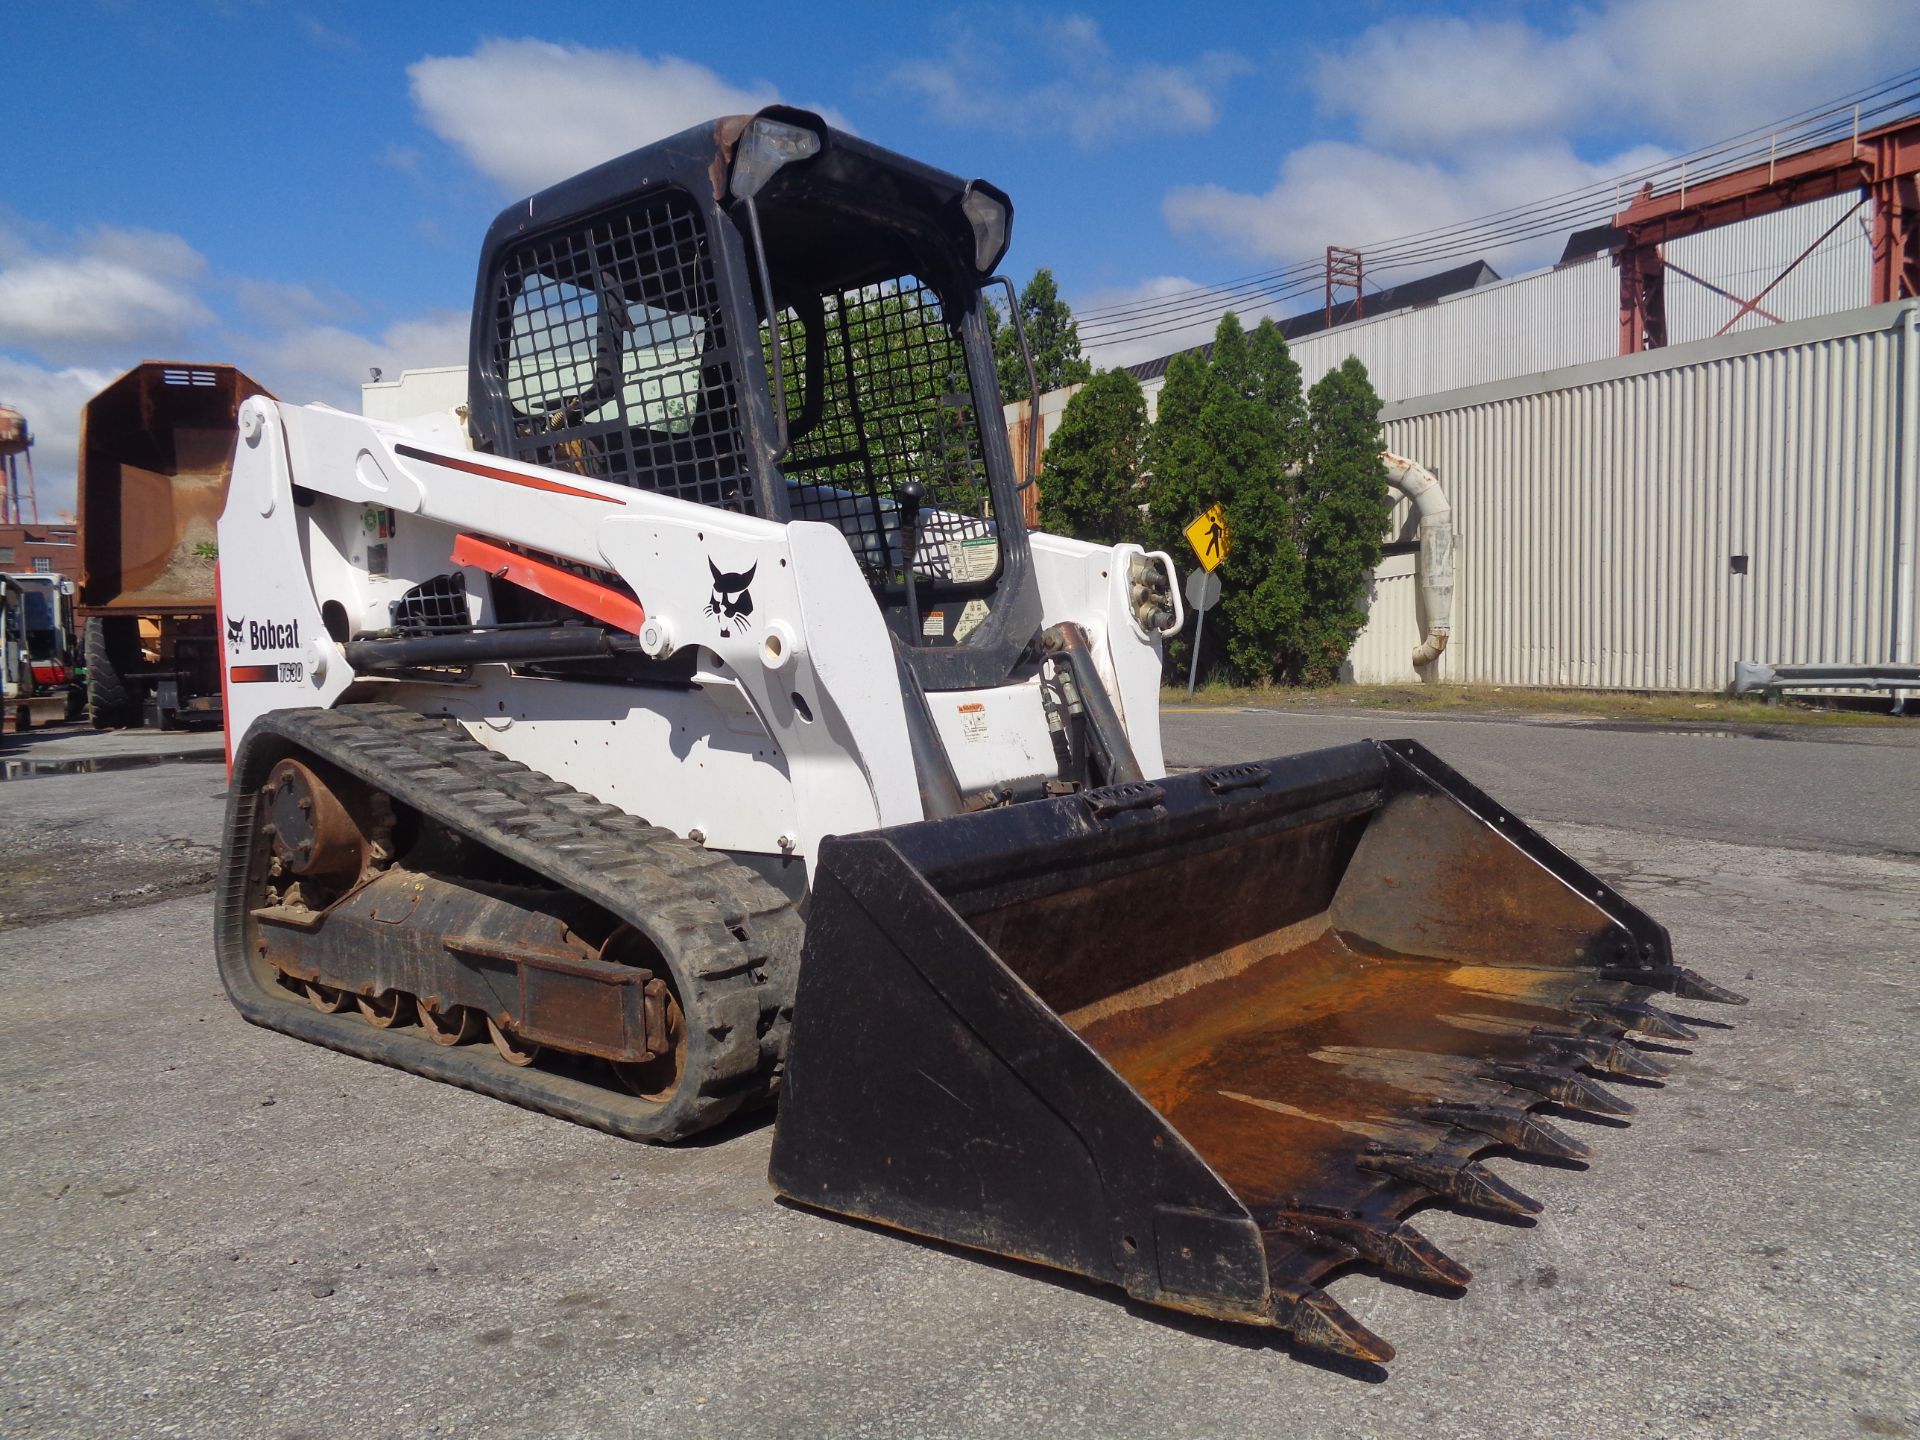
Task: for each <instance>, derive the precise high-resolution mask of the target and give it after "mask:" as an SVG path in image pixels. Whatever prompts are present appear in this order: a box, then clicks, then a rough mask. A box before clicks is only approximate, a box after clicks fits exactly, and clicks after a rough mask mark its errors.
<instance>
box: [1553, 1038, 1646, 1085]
mask: <svg viewBox="0 0 1920 1440" xmlns="http://www.w3.org/2000/svg"><path fill="white" fill-rule="evenodd" d="M1533 1033H1534V1036H1535V1038H1537V1039H1539V1040H1542V1041H1544V1042H1546V1044H1548V1045H1549V1046H1551V1047H1552V1048H1553V1049H1555V1050H1558V1051H1559V1052H1560V1053H1561V1054H1562V1055H1564V1056H1565V1057H1566V1058H1567V1059H1569V1060H1575V1061H1578V1062H1579V1063H1580V1064H1582V1065H1585V1066H1587V1067H1588V1068H1590V1069H1594V1070H1604V1071H1606V1072H1607V1073H1608V1074H1609V1075H1631V1076H1633V1077H1634V1078H1635V1079H1636V1080H1664V1079H1666V1078H1667V1076H1669V1075H1671V1074H1672V1073H1673V1071H1672V1070H1670V1069H1668V1068H1667V1067H1666V1066H1665V1065H1662V1064H1661V1063H1660V1062H1659V1061H1658V1060H1655V1059H1654V1058H1653V1057H1652V1056H1651V1055H1649V1054H1647V1053H1646V1052H1645V1051H1644V1050H1642V1049H1640V1048H1639V1047H1638V1046H1637V1045H1635V1044H1634V1043H1633V1042H1632V1041H1630V1040H1615V1039H1613V1038H1612V1037H1611V1036H1606V1035H1567V1034H1563V1033H1561V1032H1559V1031H1554V1030H1535V1031H1534V1032H1533Z"/></svg>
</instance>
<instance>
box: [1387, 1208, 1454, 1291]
mask: <svg viewBox="0 0 1920 1440" xmlns="http://www.w3.org/2000/svg"><path fill="white" fill-rule="evenodd" d="M1374 1237H1375V1240H1376V1241H1377V1242H1378V1251H1379V1253H1378V1254H1373V1253H1369V1251H1368V1247H1367V1246H1365V1245H1362V1246H1361V1247H1360V1250H1361V1253H1362V1254H1363V1255H1366V1257H1367V1258H1368V1259H1369V1260H1371V1261H1373V1263H1374V1264H1376V1265H1378V1266H1379V1267H1380V1268H1381V1269H1382V1270H1385V1271H1386V1272H1387V1273H1388V1274H1390V1275H1398V1276H1400V1277H1401V1278H1402V1279H1405V1280H1424V1281H1427V1282H1428V1283H1430V1284H1435V1285H1452V1286H1454V1287H1456V1288H1458V1289H1465V1288H1466V1285H1467V1282H1468V1281H1470V1280H1472V1279H1473V1272H1472V1271H1471V1270H1469V1269H1468V1268H1467V1267H1466V1266H1464V1265H1462V1264H1461V1263H1460V1262H1459V1261H1458V1260H1456V1259H1454V1258H1453V1257H1452V1256H1451V1255H1449V1254H1447V1252H1446V1251H1444V1250H1442V1249H1441V1248H1440V1247H1439V1246H1438V1245H1436V1244H1434V1243H1433V1242H1432V1241H1431V1240H1429V1239H1427V1237H1426V1236H1424V1235H1422V1234H1421V1233H1420V1232H1419V1231H1418V1230H1416V1229H1414V1228H1413V1226H1411V1225H1406V1224H1400V1225H1396V1226H1394V1227H1393V1229H1391V1230H1384V1231H1375V1232H1374Z"/></svg>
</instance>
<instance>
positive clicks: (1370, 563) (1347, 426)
mask: <svg viewBox="0 0 1920 1440" xmlns="http://www.w3.org/2000/svg"><path fill="white" fill-rule="evenodd" d="M1306 432H1307V457H1306V462H1305V464H1303V465H1301V466H1300V467H1298V469H1297V470H1296V471H1295V472H1294V473H1293V474H1292V475H1290V476H1289V477H1288V479H1289V483H1288V490H1289V492H1290V493H1289V497H1288V498H1289V501H1290V504H1291V507H1292V511H1293V515H1294V520H1295V526H1296V531H1295V533H1296V544H1297V546H1298V549H1299V552H1300V557H1301V562H1302V566H1303V571H1302V579H1303V584H1304V592H1305V602H1306V604H1305V610H1304V614H1303V616H1302V623H1301V626H1300V629H1299V631H1298V633H1297V635H1296V637H1295V640H1294V642H1293V643H1292V645H1290V646H1289V647H1288V649H1287V651H1286V653H1285V656H1284V659H1283V663H1282V667H1281V668H1282V670H1283V671H1284V672H1286V673H1288V674H1289V677H1290V678H1294V679H1298V680H1299V681H1301V682H1303V683H1305V684H1308V685H1324V684H1329V683H1331V682H1332V681H1334V680H1336V679H1338V678H1339V674H1340V667H1341V666H1342V665H1343V664H1344V663H1345V661H1346V658H1347V652H1348V651H1349V650H1351V649H1352V648H1353V641H1354V637H1355V636H1356V635H1358V634H1359V633H1360V628H1361V626H1363V625H1364V624H1366V618H1367V617H1366V612H1365V611H1363V610H1362V609H1361V608H1360V599H1361V596H1362V595H1363V594H1364V593H1365V590H1366V585H1367V577H1368V576H1369V575H1370V574H1371V573H1372V572H1373V569H1374V567H1375V566H1377V565H1378V564H1379V563H1380V553H1381V546H1382V543H1383V539H1384V536H1385V534H1386V528H1387V520H1388V518H1389V516H1390V515H1391V513H1392V510H1393V503H1392V500H1391V498H1390V497H1389V495H1388V493H1387V483H1386V475H1385V472H1384V470H1383V468H1382V466H1381V463H1380V397H1379V396H1378V395H1377V394H1376V393H1375V392H1374V388H1373V385H1372V384H1371V382H1369V381H1368V379H1367V368H1366V366H1364V365H1362V364H1361V363H1360V361H1359V360H1357V359H1355V358H1354V357H1352V356H1348V357H1347V359H1346V360H1345V361H1344V362H1343V363H1342V364H1341V365H1340V366H1339V368H1338V369H1335V370H1330V371H1328V372H1327V374H1326V375H1325V376H1323V377H1322V378H1321V380H1320V381H1319V383H1318V384H1316V385H1315V386H1314V387H1313V389H1312V390H1311V391H1310V392H1309V393H1308V396H1307V419H1306Z"/></svg>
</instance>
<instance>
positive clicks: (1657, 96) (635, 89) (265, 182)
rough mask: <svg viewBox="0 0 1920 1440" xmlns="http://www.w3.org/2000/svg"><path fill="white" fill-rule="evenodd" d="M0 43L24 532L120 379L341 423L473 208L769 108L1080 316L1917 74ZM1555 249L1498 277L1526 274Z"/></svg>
mask: <svg viewBox="0 0 1920 1440" xmlns="http://www.w3.org/2000/svg"><path fill="white" fill-rule="evenodd" d="M6 34H7V50H8V54H9V64H8V68H7V79H6V82H5V83H4V84H3V85H0V136H4V137H6V139H5V144H4V149H3V150H0V153H3V154H4V157H5V159H4V165H3V166H0V404H10V405H13V406H14V407H15V408H17V409H20V410H21V411H23V412H24V413H25V414H26V416H27V418H28V423H29V425H30V426H31V427H32V429H33V431H34V433H35V435H36V436H37V444H36V447H35V450H34V463H35V469H36V476H37V481H38V489H39V495H40V503H41V514H42V516H43V517H45V518H52V517H53V515H54V514H55V513H56V512H59V511H61V510H64V509H69V508H70V507H71V506H72V503H73V471H74V457H75V440H76V432H77V428H78V417H79V410H80V406H81V405H82V404H83V403H84V402H85V400H86V399H87V397H88V396H89V395H91V394H92V393H93V392H94V391H96V390H98V389H99V388H100V387H101V386H103V385H104V384H106V383H107V382H108V381H109V380H111V379H112V378H113V377H114V376H115V375H117V374H119V373H120V372H121V371H123V370H125V369H126V368H127V367H129V366H130V365H133V364H136V363H138V362H139V361H140V360H142V359H149V358H151V359H173V360H196V361H229V362H232V363H235V364H238V365H240V366H241V367H242V368H243V369H245V370H247V371H248V372H249V373H250V374H252V375H253V376H254V377H255V378H256V379H258V380H260V381H261V382H262V383H263V384H265V385H266V386H267V387H268V388H270V389H271V390H273V391H274V392H275V393H276V394H278V395H279V396H280V397H281V398H282V399H285V400H291V401H299V402H305V401H323V402H325V403H328V404H333V405H338V406H341V407H343V408H351V409H357V408H358V406H359V386H360V383H361V382H362V381H363V380H365V379H366V378H367V375H368V371H369V369H370V368H372V367H378V368H380V369H382V370H383V371H385V372H386V374H387V375H388V377H389V378H392V377H394V376H396V375H397V374H398V373H399V371H400V370H401V369H403V368H405V367H408V366H424V365H446V364H460V363H463V362H464V359H465V351H466V335H467V313H468V307H469V305H470V303H471V298H472V294H473V286H474V267H475V264H476V261H477V252H478V248H479V243H480V240H481V237H482V235H483V234H484V232H485V230H486V227H487V224H488V223H489V222H490V221H491V219H492V218H493V217H494V215H496V214H497V213H499V211H500V210H501V209H502V208H504V207H505V206H507V205H509V204H510V203H512V202H513V201H514V200H515V199H518V198H522V197H524V196H525V195H527V194H529V193H531V192H532V191H533V190H535V189H538V188H540V187H542V186H544V185H547V184H550V183H552V182H553V181H556V180H559V179H562V178H564V177H565V176H567V175H569V174H572V173H574V172H576V171H579V170H582V169H585V168H587V167H588V166H590V165H593V164H596V163H598V162H599V161H601V160H604V159H607V158H609V157H610V156H613V155H617V154H620V153H622V152H624V151H626V150H630V149H633V148H635V147H637V146H640V145H644V144H646V143H648V142H649V141H651V140H654V139H658V138H660V137H661V136H663V135H667V134H671V133H673V132H675V131H677V130H681V129H684V128H686V127H687V126H689V125H692V124H696V123H698V122H699V121H702V120H705V119H709V118H711V117H712V116H714V115H719V114H726V113H732V112H737V111H743V110H751V109H753V108H755V107H757V106H759V105H762V104H765V103H768V102H770V101H773V100H781V101H784V102H786V103H789V104H797V105H801V106H805V107H808V108H810V109H815V110H818V111H820V112H821V113H823V114H825V115H826V116H828V118H829V119H830V120H832V121H833V122H834V123H836V124H841V125H845V126H847V127H849V128H851V129H853V130H855V131H857V132H858V133H859V134H861V135H863V136H865V137H866V138H868V139H870V140H873V141H876V142H878V143H880V144H883V145H886V146H889V147H891V148H893V149H896V150H900V151H903V152H905V153H907V154H909V155H912V156H915V157H916V158H918V159H921V160H925V161H928V162H930V163H932V164H935V165H939V166H941V167H943V168H945V169H948V170H951V171H955V172H957V173H959V174H962V175H969V176H971V175H978V176H982V177H984V178H986V179H988V180H991V181H993V182H994V183H995V184H997V185H999V186H1001V188H1003V189H1005V190H1006V191H1007V192H1008V193H1009V194H1010V195H1011V196H1012V197H1013V202H1014V210H1015V218H1014V240H1013V246H1012V249H1011V251H1010V252H1009V254H1008V257H1007V260H1006V262H1005V264H1004V266H1003V269H1005V270H1006V272H1007V273H1009V274H1011V275H1013V276H1014V277H1015V278H1016V279H1017V280H1022V281H1024V279H1025V278H1026V277H1027V276H1028V275H1030V274H1031V273H1032V271H1033V270H1034V269H1035V268H1036V267H1039V266H1047V267H1050V268H1051V269H1052V270H1053V272H1054V274H1055V276H1056V277H1057V278H1058V280H1059V282H1060V285H1061V289H1062V291H1063V293H1064V294H1065V296H1066V297H1067V299H1068V300H1069V301H1070V302H1071V303H1072V304H1074V305H1075V307H1076V308H1078V309H1081V310H1090V309H1094V308H1098V307H1103V306H1110V305H1115V304H1120V303H1125V302H1129V301H1136V300H1143V299H1148V298H1151V297H1154V296H1160V295H1165V294H1168V293H1174V292H1178V291H1180V290H1182V289H1186V288H1189V287H1192V286H1195V285H1203V284H1214V283H1219V282H1222V281H1225V280H1230V279H1233V278H1235V277H1238V276H1242V275H1245V274H1249V273H1252V272H1256V271H1260V270H1264V269H1268V268H1271V267H1273V266H1275V265H1278V264H1282V263H1286V262H1290V261H1296V260H1301V259H1308V258H1313V257H1317V256H1319V255H1321V254H1322V253H1323V252H1324V249H1325V247H1326V246H1327V245H1328V244H1341V245H1354V246H1361V247H1363V248H1364V246H1365V245H1366V244H1367V243H1369V242H1372V241H1379V240H1385V239H1389V238H1392V237H1396V236H1399V235H1403V234H1407V233H1409V232H1412V231H1415V230H1422V229H1426V228H1428V227H1430V226H1433V225H1437V224H1442V223H1445V222H1447V221H1451V220H1457V219H1463V218H1468V217H1472V216H1476V215H1481V214H1485V213H1487V212H1489V211H1492V210H1496V209H1499V208H1502V207H1504V206H1507V205H1510V204H1516V203H1522V202H1526V201H1531V200H1534V199H1538V198H1541V197H1544V196H1547V195H1551V194H1554V193H1557V192H1559V191H1563V190H1566V189H1568V188H1570V187H1572V186H1574V185H1577V184H1586V183H1590V182H1592V181H1595V180H1598V179H1603V178H1606V177H1610V176H1613V175H1616V174H1619V173H1621V172H1622V171H1626V170H1631V169H1634V168H1638V167H1640V166H1643V165H1645V164H1648V163H1650V162H1651V161H1652V160H1654V159H1655V158H1657V157H1660V156H1662V155H1667V154H1673V153H1677V152H1682V151H1685V150H1689V149H1692V148H1695V147H1697V146H1699V145H1702V144H1705V143H1708V142H1711V141H1714V140H1717V139H1719V138H1722V137H1724V136H1728V135H1731V134H1734V133H1736V132H1738V131H1742V130H1745V129H1747V128H1750V127H1753V126H1757V125H1762V124H1766V123H1768V122H1770V121H1772V120H1773V119H1775V118H1778V117H1781V116H1785V115H1788V114H1790V113H1792V112H1793V111H1796V110H1799V109H1802V108H1804V107H1806V106H1809V105H1812V104H1815V103H1818V102H1821V101H1824V100H1827V99H1829V98H1832V97H1834V96H1837V95H1840V94H1843V93H1845V92H1847V91H1850V90H1854V89H1857V88H1860V87H1862V86H1865V85H1867V84H1869V83H1871V82H1873V81H1875V80H1877V79H1880V78H1883V77H1885V76H1889V75H1891V74H1893V73H1895V72H1897V71H1900V70H1903V69H1907V68H1910V67H1912V66H1914V65H1916V64H1920V6H1916V5H1914V4H1913V3H1911V0H1821V3H1819V4H1817V5H1816V4H1814V3H1811V0H1592V3H1588V4H1584V5H1566V4H1530V3H1521V0H1505V3H1501V0H1491V3H1479V4H1463V3H1458V0H1454V3H1448V0H1342V3H1317V0H1316V3H1297V4H1283V3H1274V0H1266V3H1256V0H1209V3H1206V4H1201V5H1192V6H1186V5H1181V4H1179V3H1176V0H1151V3H1111V4H1083V5H1082V6H1080V7H1079V8H1072V7H1068V6H1062V7H1059V8H1054V7H1048V6H1013V5H1009V6H1000V5H996V4H992V3H975V4H967V5H964V6H953V7H946V6H943V5H941V4H939V3H933V4H925V5H911V4H904V3H881V0H839V3H836V4H832V5H817V4H795V3H792V0H788V3H784V4H769V5H762V4H756V3H750V0H735V3H732V4H729V5H726V6H721V7H713V8H709V7H707V6H703V5H684V4H681V5H662V4H646V3H601V4H580V3H566V0H543V3H541V4H538V5H528V4H526V3H524V0H522V3H518V4H513V5H507V4H498V3H493V0H460V3H458V4H451V3H448V4H440V3H427V0H416V3H409V4H380V5H376V4H348V3H327V0H290V3H273V0H152V3H141V0H58V3H56V0H15V3H14V4H12V5H10V6H8V7H7V22H6ZM1562 238H1563V237H1547V238H1544V239H1542V240H1539V241H1536V242H1534V243H1533V244H1531V245H1529V246H1521V247H1517V248H1515V249H1512V250H1509V251H1506V252H1502V253H1499V254H1497V255H1492V256H1490V257H1489V258H1490V259H1491V260H1492V261H1493V263H1494V264H1495V265H1496V267H1497V268H1498V269H1499V270H1500V271H1501V272H1502V273H1503V274H1508V275H1511V274H1516V273H1523V272H1524V271H1526V270H1528V269H1532V268H1537V267H1539V266H1540V265H1544V264H1548V263H1551V262H1552V260H1553V258H1554V256H1555V255H1556V254H1557V253H1558V251H1559V248H1560V243H1561V239H1562ZM1395 278H1396V279H1402V278H1410V277H1409V276H1406V275H1401V276H1396V277H1395ZM1294 305H1298V308H1309V306H1307V305H1306V304H1304V303H1301V302H1294V303H1293V304H1290V305H1289V306H1286V307H1283V313H1291V310H1292V309H1293V308H1294ZM1207 328H1210V326H1208V327H1203V328H1201V329H1196V330H1193V331H1189V332H1180V333H1173V334H1164V335H1157V336H1144V337H1136V338H1134V339H1131V340H1126V341H1121V342H1119V343H1117V344H1113V345H1110V346H1108V347H1106V348H1105V349H1103V350H1100V351H1097V352H1095V354H1094V358H1095V360H1096V362H1098V363H1101V364H1121V363H1130V362H1132V361H1135V360H1141V359H1148V358H1151V357H1153V356H1154V355H1158V354H1165V353H1168V352H1170V351H1172V350H1174V349H1178V348H1180V347H1181V346H1183V345H1188V344H1193V343H1197V341H1198V340H1200V339H1203V338H1205V333H1206V329H1207Z"/></svg>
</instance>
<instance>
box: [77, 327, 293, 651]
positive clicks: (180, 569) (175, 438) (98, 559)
mask: <svg viewBox="0 0 1920 1440" xmlns="http://www.w3.org/2000/svg"><path fill="white" fill-rule="evenodd" d="M265 393H266V392H265V390H264V389H263V388H262V387H261V386H260V385H259V384H257V383H256V382H255V381H254V380H253V379H252V378H251V377H249V376H248V375H246V374H245V373H244V372H242V371H240V370H237V369H235V368H234V367H233V366H231V365H207V364H197V363H196V364H180V363H174V362H169V361H159V360H148V361H146V362H144V363H142V364H139V365H136V366H134V368H133V369H131V370H129V371H128V372H127V373H126V374H124V375H122V376H121V377H120V378H119V379H118V380H116V381H114V382H113V383H112V384H111V385H109V386H107V388H106V389H104V390H102V391H101V392H100V393H99V394H97V395H95V396H94V397H93V398H92V399H91V400H89V401H88V402H87V403H86V405H85V406H84V407H83V408H82V410H81V412H80V511H79V520H80V545H81V579H80V591H79V604H80V610H81V613H82V614H84V615H189V614H191V615H204V616H205V617H206V618H207V619H208V620H209V621H210V620H211V618H212V616H213V570H214V553H213V545H214V527H215V525H216V524H217V523H218V521H219V519H220V511H221V510H222V509H223V508H224V507H225V505H226V500H227V482H228V480H229V479H230V478H231V477H232V474H233V446H234V437H235V434H236V430H235V418H234V417H235V415H236V414H237V413H238V411H239V407H240V405H241V403H242V402H243V401H245V400H246V399H247V398H248V397H250V396H253V395H261V394H265Z"/></svg>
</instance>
